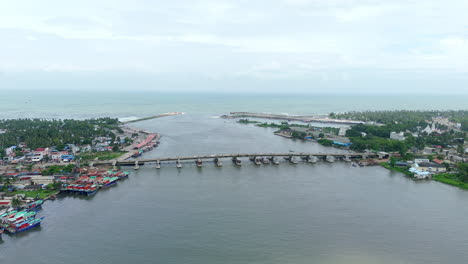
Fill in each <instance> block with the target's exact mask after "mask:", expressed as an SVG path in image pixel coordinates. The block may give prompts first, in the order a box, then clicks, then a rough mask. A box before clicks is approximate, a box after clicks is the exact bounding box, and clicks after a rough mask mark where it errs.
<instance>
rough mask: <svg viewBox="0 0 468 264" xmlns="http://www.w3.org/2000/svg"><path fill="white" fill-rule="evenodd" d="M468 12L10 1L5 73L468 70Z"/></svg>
mask: <svg viewBox="0 0 468 264" xmlns="http://www.w3.org/2000/svg"><path fill="white" fill-rule="evenodd" d="M466 10H468V2H467V1H464V0H453V1H450V3H447V2H442V1H437V0H428V1H424V2H421V1H417V0H395V1H391V2H389V1H371V0H330V1H319V0H283V1H266V0H260V1H246V0H238V1H234V0H216V1H215V0H196V1H191V0H190V1H189V0H180V1H171V2H168V1H147V0H135V1H124V0H114V1H111V0H99V1H98V0H82V1H74V2H69V1H61V0H43V1H33V0H30V1H27V0H19V1H3V2H1V3H0V38H1V39H2V43H1V44H0V70H2V71H25V70H27V71H33V70H46V71H49V72H54V71H71V72H72V71H95V72H102V71H104V72H105V71H116V70H117V71H136V72H140V71H141V72H152V73H163V74H179V73H181V74H182V73H191V74H193V75H201V76H216V78H218V77H219V76H236V77H238V76H253V77H258V78H272V79H274V78H285V79H287V78H290V79H291V80H293V79H300V78H306V77H307V76H310V75H314V74H318V75H320V76H326V79H329V78H332V77H330V76H334V78H337V79H340V80H352V79H353V76H354V72H355V71H360V72H366V71H369V70H376V69H377V70H384V71H385V70H389V69H391V70H395V71H434V70H440V71H444V72H450V71H458V72H467V71H468V64H467V62H468V46H467V30H468V20H466V18H465V16H466V14H465V12H466ZM330 72H332V73H333V72H338V73H342V74H329V73H330Z"/></svg>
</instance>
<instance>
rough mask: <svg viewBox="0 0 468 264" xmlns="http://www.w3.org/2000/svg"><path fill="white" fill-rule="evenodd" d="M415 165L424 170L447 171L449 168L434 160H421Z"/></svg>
mask: <svg viewBox="0 0 468 264" xmlns="http://www.w3.org/2000/svg"><path fill="white" fill-rule="evenodd" d="M414 167H415V168H417V170H418V171H422V172H445V171H446V170H447V169H446V168H445V166H444V165H441V164H437V163H433V162H421V163H418V164H415V165H414Z"/></svg>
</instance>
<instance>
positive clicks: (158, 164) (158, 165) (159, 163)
mask: <svg viewBox="0 0 468 264" xmlns="http://www.w3.org/2000/svg"><path fill="white" fill-rule="evenodd" d="M160 168H161V162H159V160H158V161H156V169H160Z"/></svg>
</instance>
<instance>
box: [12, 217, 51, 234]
mask: <svg viewBox="0 0 468 264" xmlns="http://www.w3.org/2000/svg"><path fill="white" fill-rule="evenodd" d="M42 219H44V217H41V218H34V219H31V220H29V221H24V222H22V223H20V224H19V225H12V226H10V227H8V228H7V231H8V232H10V233H12V234H15V233H20V232H24V231H26V230H29V229H31V228H34V227H36V226H39V225H40V224H41V222H42Z"/></svg>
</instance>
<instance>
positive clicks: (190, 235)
mask: <svg viewBox="0 0 468 264" xmlns="http://www.w3.org/2000/svg"><path fill="white" fill-rule="evenodd" d="M132 125H134V126H138V127H140V128H144V129H149V130H152V131H157V132H160V133H161V134H162V139H161V145H160V147H158V148H157V149H156V150H154V151H153V152H150V153H147V154H146V156H147V157H157V156H172V155H185V154H207V153H230V152H267V151H271V152H280V151H281V152H285V151H310V152H327V151H330V149H329V148H327V147H323V146H320V145H318V144H316V143H313V142H301V141H294V140H290V139H286V138H282V137H278V136H274V135H273V134H272V132H273V131H274V129H271V128H258V127H254V126H253V125H242V124H237V123H235V122H234V121H233V120H225V119H220V118H216V117H215V116H214V115H201V114H197V115H191V114H187V115H182V116H172V117H166V118H160V119H154V120H147V121H144V122H139V123H135V124H132ZM333 151H335V149H333ZM467 201H468V192H467V191H463V190H459V189H457V188H454V187H452V186H448V185H444V184H441V183H438V182H430V181H420V182H415V181H413V180H411V179H408V178H405V177H404V176H403V175H401V174H398V173H394V172H391V171H388V170H386V169H383V168H381V167H367V168H355V167H351V166H350V164H348V163H344V162H336V163H333V164H330V163H324V162H321V163H317V164H306V163H300V164H297V165H292V164H288V163H281V164H280V165H279V166H273V165H261V166H260V167H258V166H255V165H253V164H252V163H249V162H247V161H245V162H244V165H243V166H242V167H240V168H239V167H235V166H234V165H233V164H232V163H231V161H230V160H228V159H226V160H223V167H222V168H217V167H215V166H214V165H213V164H212V163H211V162H210V163H208V162H205V164H204V166H203V168H201V169H200V168H196V166H195V164H192V163H186V164H184V167H183V168H182V169H179V170H178V169H176V168H175V166H174V164H164V165H163V167H162V168H161V169H160V170H156V169H155V168H154V167H142V168H141V169H140V170H139V171H132V174H131V175H130V177H129V179H127V180H124V181H121V182H119V183H118V184H117V185H116V186H115V187H112V188H109V189H106V190H102V191H100V192H98V193H97V194H96V195H95V196H93V197H87V198H84V197H81V196H66V197H60V198H59V199H57V200H55V201H47V202H46V203H45V204H44V206H43V210H42V211H41V213H40V215H41V216H45V217H46V218H45V220H44V222H43V224H42V226H41V227H40V228H37V229H35V230H32V231H30V232H25V233H23V234H19V235H16V236H8V235H4V238H3V240H1V241H0V263H15V264H16V263H21V264H22V263H35V264H36V263H37V264H41V263H44V264H51V263H70V264H75V263H76V264H78V263H80V264H81V263H99V264H111V263H112V264H120V263H122V264H124V263H125V264H127V263H174V264H175V263H185V264H191V263H193V264H198V263H200V264H211V263H213V264H215V263H216V264H218V263H228V264H238V263H281V264H282V263H294V264H302V263H304V264H305V263H307V264H309V263H320V264H321V263H323V264H341V263H347V264H349V263H362V264H366V263H369V264H370V263H372V264H374V263H383V264H387V263H388V264H390V263H392V264H393V263H408V264H410V263H411V264H419V263H421V264H423V263H424V264H428V263H434V264H436V263H437V264H439V263H466V262H467V261H468V250H467V248H468V229H467V228H466V223H468V206H467Z"/></svg>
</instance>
